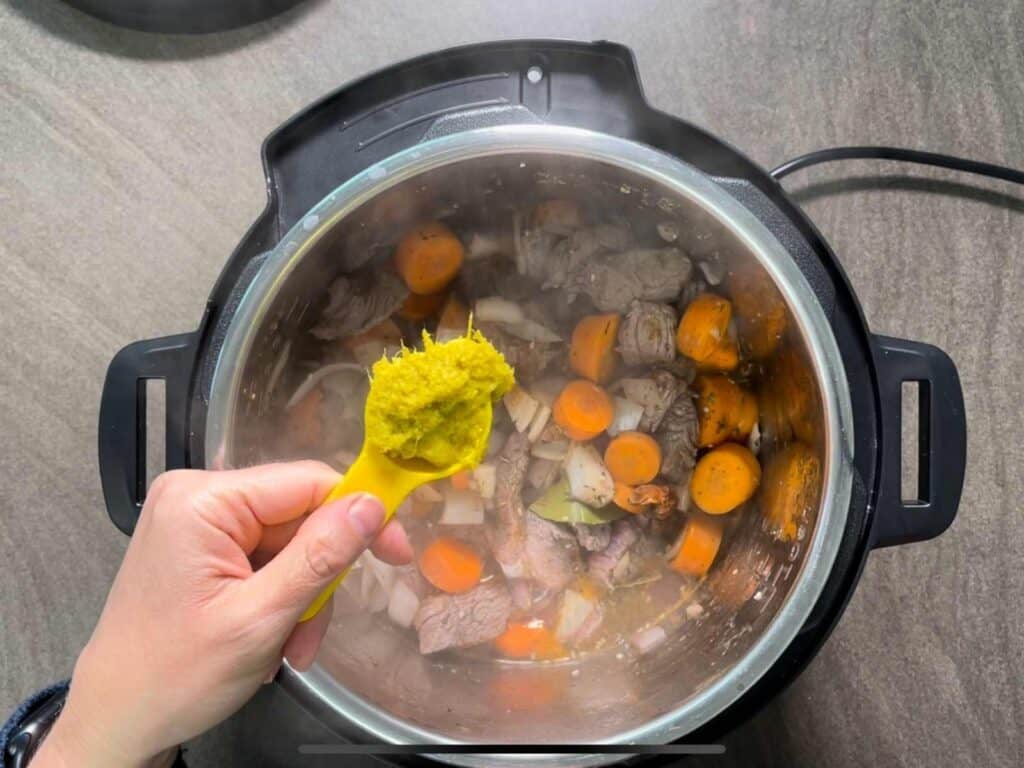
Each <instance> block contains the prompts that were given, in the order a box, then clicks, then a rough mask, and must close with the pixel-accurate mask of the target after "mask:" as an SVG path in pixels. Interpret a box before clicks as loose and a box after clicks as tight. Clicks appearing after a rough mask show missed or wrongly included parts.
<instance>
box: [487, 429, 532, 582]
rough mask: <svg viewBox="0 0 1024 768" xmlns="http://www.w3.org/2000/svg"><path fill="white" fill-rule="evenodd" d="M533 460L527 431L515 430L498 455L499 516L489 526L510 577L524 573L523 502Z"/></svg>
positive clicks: (496, 496) (497, 555)
mask: <svg viewBox="0 0 1024 768" xmlns="http://www.w3.org/2000/svg"><path fill="white" fill-rule="evenodd" d="M529 463H530V442H529V440H527V438H526V435H525V434H521V433H518V432H513V433H512V435H511V436H510V437H509V438H508V440H507V441H506V442H505V447H504V448H502V449H501V453H500V454H499V455H498V468H497V473H496V479H495V490H494V507H495V510H496V511H497V513H498V515H497V517H498V519H497V524H496V525H495V526H493V527H491V528H489V535H490V540H491V550H492V551H493V552H494V558H495V560H497V561H498V563H499V564H500V565H501V567H502V569H503V570H504V571H505V575H506V576H509V577H514V576H518V575H522V573H523V562H522V560H523V549H524V546H525V543H526V508H525V507H524V506H523V498H522V493H523V479H524V478H525V477H526V468H527V466H528V465H529Z"/></svg>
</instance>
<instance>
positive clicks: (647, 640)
mask: <svg viewBox="0 0 1024 768" xmlns="http://www.w3.org/2000/svg"><path fill="white" fill-rule="evenodd" d="M667 638H668V634H667V633H666V632H665V629H664V627H661V626H660V625H658V624H655V625H654V626H653V627H647V628H646V629H641V630H638V631H637V632H634V633H633V636H632V637H631V638H629V644H630V645H632V646H633V647H634V648H635V649H636V651H637V653H640V654H644V653H650V652H651V651H653V650H654V649H655V648H657V647H658V646H659V645H661V644H662V643H664V642H665V640H666V639H667Z"/></svg>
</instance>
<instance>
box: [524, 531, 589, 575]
mask: <svg viewBox="0 0 1024 768" xmlns="http://www.w3.org/2000/svg"><path fill="white" fill-rule="evenodd" d="M524 555H525V560H526V563H525V565H526V573H527V574H528V575H529V577H530V578H531V579H533V580H534V581H535V582H536V583H537V584H539V585H540V586H542V587H546V588H547V589H551V590H554V591H558V590H560V589H562V588H564V587H565V585H566V584H568V583H569V581H570V580H571V579H572V576H573V573H574V572H575V571H576V566H577V564H578V563H579V559H580V552H579V546H578V545H577V543H576V537H575V536H573V535H572V533H570V532H569V531H568V530H566V529H565V528H564V527H563V526H561V525H559V524H558V523H552V522H551V521H550V520H545V519H544V518H542V517H538V516H537V515H535V514H533V513H532V512H527V513H526V546H525V549H524Z"/></svg>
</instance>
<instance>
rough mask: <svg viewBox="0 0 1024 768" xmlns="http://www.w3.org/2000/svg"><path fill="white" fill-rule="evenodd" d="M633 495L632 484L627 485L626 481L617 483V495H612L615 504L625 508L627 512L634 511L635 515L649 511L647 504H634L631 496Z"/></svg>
mask: <svg viewBox="0 0 1024 768" xmlns="http://www.w3.org/2000/svg"><path fill="white" fill-rule="evenodd" d="M632 495H633V488H632V486H629V485H626V484H625V483H616V484H615V496H613V497H612V501H614V502H615V506H617V507H618V508H619V509H624V510H626V511H627V512H632V513H633V514H634V515H640V514H643V513H644V512H646V511H647V505H646V504H634V503H633V502H632V501H631V500H630V497H631V496H632Z"/></svg>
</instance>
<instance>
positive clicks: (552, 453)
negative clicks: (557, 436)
mask: <svg viewBox="0 0 1024 768" xmlns="http://www.w3.org/2000/svg"><path fill="white" fill-rule="evenodd" d="M568 453H569V441H568V440H552V441H551V442H550V443H534V445H533V448H531V449H530V455H531V456H533V457H534V458H537V459H547V460H548V461H562V460H563V459H564V458H565V457H566V455H567V454H568Z"/></svg>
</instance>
